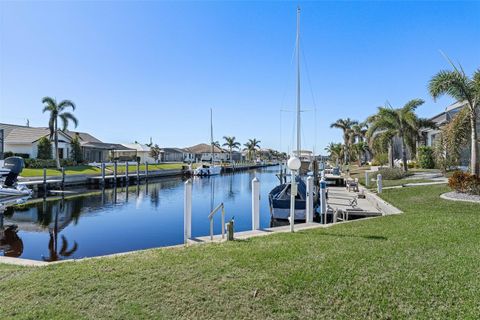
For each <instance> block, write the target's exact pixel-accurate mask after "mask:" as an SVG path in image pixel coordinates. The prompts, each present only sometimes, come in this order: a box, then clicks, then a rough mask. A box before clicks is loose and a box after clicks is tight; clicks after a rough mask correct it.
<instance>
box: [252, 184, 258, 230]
mask: <svg viewBox="0 0 480 320" xmlns="http://www.w3.org/2000/svg"><path fill="white" fill-rule="evenodd" d="M258 229H260V180H258V178H257V177H255V178H253V180H252V230H258Z"/></svg>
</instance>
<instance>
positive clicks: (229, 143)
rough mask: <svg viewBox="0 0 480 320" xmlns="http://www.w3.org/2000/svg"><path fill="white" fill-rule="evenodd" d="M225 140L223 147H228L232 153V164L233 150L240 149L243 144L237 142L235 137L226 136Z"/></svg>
mask: <svg viewBox="0 0 480 320" xmlns="http://www.w3.org/2000/svg"><path fill="white" fill-rule="evenodd" d="M223 139H224V140H225V143H224V144H223V145H224V146H226V147H228V150H229V151H230V162H232V150H233V149H238V148H240V146H241V143H240V142H238V141H235V137H227V136H224V137H223Z"/></svg>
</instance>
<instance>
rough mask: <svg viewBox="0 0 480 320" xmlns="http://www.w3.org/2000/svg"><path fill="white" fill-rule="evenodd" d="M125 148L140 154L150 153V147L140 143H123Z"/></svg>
mask: <svg viewBox="0 0 480 320" xmlns="http://www.w3.org/2000/svg"><path fill="white" fill-rule="evenodd" d="M122 145H123V146H124V147H127V148H129V149H133V150H137V151H138V152H150V147H149V146H147V145H145V144H140V143H122Z"/></svg>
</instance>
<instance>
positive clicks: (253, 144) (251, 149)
mask: <svg viewBox="0 0 480 320" xmlns="http://www.w3.org/2000/svg"><path fill="white" fill-rule="evenodd" d="M260 142H261V141H260V140H257V139H256V138H253V139H248V141H247V142H246V143H245V144H244V146H245V149H244V150H247V151H248V158H249V160H252V159H255V155H256V151H257V148H260ZM252 155H253V158H252Z"/></svg>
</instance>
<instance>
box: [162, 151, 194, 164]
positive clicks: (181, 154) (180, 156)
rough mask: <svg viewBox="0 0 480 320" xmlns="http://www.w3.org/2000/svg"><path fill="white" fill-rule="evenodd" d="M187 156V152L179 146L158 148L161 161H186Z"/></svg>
mask: <svg viewBox="0 0 480 320" xmlns="http://www.w3.org/2000/svg"><path fill="white" fill-rule="evenodd" d="M188 156H189V154H188V152H187V151H185V150H184V149H181V148H160V161H161V162H184V161H188ZM186 159H187V160H186Z"/></svg>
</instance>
